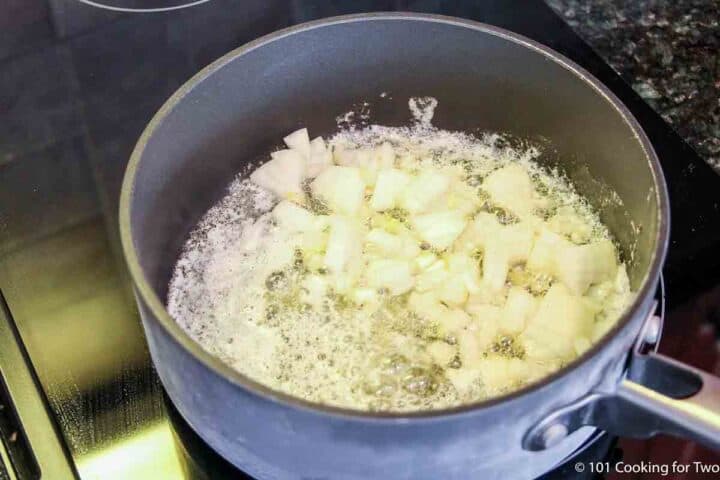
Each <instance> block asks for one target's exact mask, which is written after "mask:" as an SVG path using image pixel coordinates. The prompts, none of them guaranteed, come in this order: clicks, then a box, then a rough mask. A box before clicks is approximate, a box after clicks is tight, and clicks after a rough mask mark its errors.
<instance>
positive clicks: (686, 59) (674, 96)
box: [546, 0, 720, 173]
mask: <svg viewBox="0 0 720 480" xmlns="http://www.w3.org/2000/svg"><path fill="white" fill-rule="evenodd" d="M546 1H547V3H548V4H549V5H550V7H552V8H553V9H554V10H555V11H556V12H557V13H559V14H560V15H561V16H562V17H563V18H564V19H565V20H566V21H567V22H568V23H569V24H570V26H571V27H572V28H574V29H575V31H576V32H577V33H578V34H579V35H580V36H581V37H583V39H584V40H585V41H586V42H588V43H589V44H590V45H591V46H592V47H593V48H594V49H595V50H596V51H597V52H598V53H599V54H600V55H601V56H602V57H603V58H605V59H606V60H607V61H608V63H610V65H611V66H612V67H613V68H614V69H615V70H617V72H618V73H619V74H620V75H622V77H623V78H624V79H625V80H626V81H627V82H628V83H629V84H631V85H632V86H633V88H634V89H635V91H636V92H637V93H639V94H640V95H641V96H642V97H643V98H644V99H645V100H646V101H647V102H648V103H649V104H650V105H651V106H652V107H653V108H655V109H656V110H657V111H658V112H659V113H660V114H662V116H663V118H665V120H666V121H667V122H669V123H670V124H671V125H672V126H673V127H674V128H675V130H676V131H677V132H678V133H679V134H680V135H681V136H682V137H683V138H684V139H685V140H686V141H687V142H688V143H689V144H690V145H692V146H693V147H694V148H695V149H696V150H697V152H698V153H699V154H700V156H701V157H703V158H704V159H705V160H707V162H708V163H710V164H711V165H712V166H713V167H714V168H715V170H716V171H718V173H720V0H632V1H630V0H546Z"/></svg>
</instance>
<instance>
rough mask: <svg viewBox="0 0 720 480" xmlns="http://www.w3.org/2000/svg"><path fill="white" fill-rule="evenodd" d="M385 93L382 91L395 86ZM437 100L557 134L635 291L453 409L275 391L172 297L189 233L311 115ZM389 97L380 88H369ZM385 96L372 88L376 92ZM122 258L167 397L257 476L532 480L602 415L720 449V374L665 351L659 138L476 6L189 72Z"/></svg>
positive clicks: (525, 133) (319, 33) (622, 429)
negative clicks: (215, 350) (541, 374)
mask: <svg viewBox="0 0 720 480" xmlns="http://www.w3.org/2000/svg"><path fill="white" fill-rule="evenodd" d="M383 92H385V93H386V95H384V96H383V97H384V98H385V100H383V101H380V100H378V101H377V102H375V100H377V99H379V98H380V94H381V93H383ZM416 96H432V97H435V98H436V99H437V100H438V107H437V109H436V111H435V116H434V118H433V123H434V124H435V125H436V126H438V127H440V128H445V129H449V130H460V131H466V132H482V131H493V132H505V133H507V135H508V136H509V137H511V138H523V139H529V140H531V141H537V142H540V143H542V144H544V145H545V148H543V154H542V155H541V157H540V161H541V162H545V163H546V164H547V165H552V166H556V167H558V168H560V169H561V170H562V171H563V172H564V173H565V174H566V175H567V176H568V177H569V178H570V179H571V180H572V181H573V182H574V183H575V185H576V186H577V188H578V189H580V190H581V191H582V192H583V193H584V194H585V195H586V196H587V197H588V199H589V200H590V202H591V203H592V204H593V205H594V206H595V207H596V208H597V210H598V211H599V212H600V215H601V217H602V219H603V221H604V222H605V223H606V224H607V225H608V226H609V228H610V230H611V231H612V233H613V235H614V236H615V238H616V240H617V242H618V244H619V246H620V249H621V251H622V255H623V258H624V259H625V260H626V262H627V263H628V266H629V275H630V279H631V284H632V287H633V289H634V291H635V292H637V295H636V298H635V300H634V302H633V303H632V305H631V306H630V307H629V308H628V309H627V311H626V312H625V313H624V315H623V316H622V318H621V319H620V320H619V322H618V323H617V325H616V326H615V327H614V328H613V329H612V330H611V331H610V332H608V333H607V335H606V336H605V337H604V338H603V339H602V340H601V341H600V342H598V343H597V344H596V345H594V347H593V348H591V349H590V350H589V351H587V352H586V353H585V354H583V355H582V356H581V357H579V358H578V359H577V360H575V361H573V362H572V363H570V364H569V365H567V366H565V367H564V368H563V369H562V370H560V371H558V372H556V373H555V374H553V375H551V376H549V377H547V378H545V379H544V380H542V381H540V382H538V383H535V384H532V385H530V386H527V387H525V388H523V389H522V390H519V391H516V392H514V393H511V394H508V395H505V396H503V397H500V398H495V399H492V400H490V401H484V402H481V403H477V404H472V405H464V406H461V407H458V408H452V409H447V410H441V411H424V412H422V411H421V412H415V413H403V414H397V413H370V412H362V411H354V410H345V409H340V408H333V407H329V406H323V405H317V404H312V403H308V402H305V401H303V400H302V399H298V398H292V397H289V396H287V395H284V394H283V393H280V392H278V391H274V390H271V389H269V388H267V387H265V386H263V385H260V384H258V383H256V382H254V381H253V380H252V379H250V378H248V377H246V376H243V375H242V374H240V373H237V372H236V371H234V370H232V369H231V368H229V367H228V366H226V365H225V364H223V363H222V362H221V361H220V360H218V359H216V358H214V357H213V356H211V355H210V354H208V353H207V352H205V351H204V350H203V349H202V348H201V347H200V346H199V345H198V344H197V343H195V342H194V341H193V340H192V339H191V338H190V337H189V336H188V335H187V334H186V333H185V332H184V331H183V330H182V329H181V328H180V327H179V326H178V325H177V324H176V323H175V322H174V321H173V320H172V318H171V317H170V315H169V314H168V312H167V311H166V310H165V308H164V302H165V299H166V294H167V284H168V281H169V279H170V276H171V273H172V269H173V265H174V263H175V261H176V259H177V257H178V255H179V253H180V250H181V247H182V244H183V242H184V240H185V238H186V236H187V234H188V233H189V231H190V230H191V229H192V227H193V226H194V225H195V224H196V223H197V221H198V220H199V218H200V217H201V216H202V215H203V213H204V212H205V211H206V210H207V209H208V208H209V207H210V206H211V205H213V203H214V202H216V201H217V200H219V199H220V198H221V197H222V196H223V193H224V191H225V188H226V186H227V185H228V184H229V182H230V181H231V180H232V179H233V178H234V176H235V175H237V174H238V172H245V174H248V168H247V165H249V164H250V162H252V161H255V160H258V159H261V158H266V157H267V154H268V153H269V152H270V151H271V150H272V148H273V147H275V146H277V139H279V138H282V137H283V136H284V135H285V134H287V132H290V131H293V130H295V129H297V128H299V127H301V126H304V127H308V129H309V130H310V131H311V132H313V133H314V134H323V135H326V136H327V135H331V134H332V133H333V132H334V131H336V130H337V123H336V117H337V116H338V115H339V114H342V113H343V112H346V111H348V110H350V109H352V108H353V106H356V105H358V104H359V103H361V102H368V103H370V105H371V119H370V120H371V121H372V122H374V123H378V124H385V125H406V124H408V122H409V121H410V114H409V111H408V109H407V102H408V99H409V98H410V97H416ZM373 99H375V100H373ZM373 102H375V103H373ZM120 223H121V233H122V241H123V247H124V252H125V256H126V259H127V263H128V266H129V269H130V272H131V274H132V278H133V281H134V285H135V291H136V296H137V302H138V305H139V308H140V311H141V316H142V322H143V325H144V328H145V332H146V335H147V340H148V343H149V347H150V352H151V354H152V358H153V361H154V364H155V367H156V369H157V372H158V374H159V376H160V379H161V381H162V383H163V385H164V387H165V389H166V390H167V393H168V395H169V397H170V399H171V400H172V402H173V403H174V404H175V405H176V406H177V409H178V411H179V412H180V414H181V415H182V416H183V417H184V418H185V419H186V420H187V422H188V423H189V424H190V426H191V427H192V428H193V429H194V430H196V431H197V432H198V434H199V435H200V436H201V437H202V438H203V439H204V440H205V441H206V442H207V443H208V444H209V445H210V446H211V447H212V448H214V449H215V450H217V451H218V452H219V453H220V454H221V455H222V456H224V457H225V458H227V459H228V460H229V461H230V462H232V463H233V464H235V465H236V466H238V467H239V468H240V469H242V470H243V471H245V472H247V473H248V474H250V475H252V476H254V477H257V478H278V479H279V478H308V479H309V478H312V479H360V478H373V479H378V478H392V479H419V478H428V479H437V478H444V479H451V478H458V479H459V478H462V479H466V478H531V477H536V476H538V475H540V474H542V473H543V472H546V471H548V470H550V469H551V468H552V467H554V466H555V465H556V464H557V463H558V462H559V461H561V460H562V459H563V458H565V457H567V456H568V455H570V454H571V453H572V452H573V451H575V450H576V449H577V448H578V446H580V445H581V444H582V443H583V442H584V441H585V440H586V439H587V438H588V436H589V435H592V434H593V432H594V430H595V429H603V430H607V431H609V432H612V433H615V434H621V435H629V436H637V437H643V436H649V435H653V434H655V433H658V432H666V433H670V434H676V435H683V436H687V437H689V438H693V439H696V440H699V441H701V442H704V443H706V444H707V445H710V446H711V447H715V448H720V382H719V381H718V379H716V378H715V377H712V376H709V375H707V374H705V373H702V372H700V371H697V370H695V369H692V368H690V367H688V366H685V365H682V364H679V363H677V362H675V361H673V360H671V359H668V358H666V357H663V356H661V355H659V354H657V353H655V352H654V349H653V345H654V344H655V343H657V339H658V338H659V334H660V330H661V324H660V321H659V318H658V317H657V316H656V315H655V300H654V294H655V292H656V288H657V286H658V281H659V278H660V273H661V267H662V264H663V261H664V258H665V254H666V250H667V246H668V235H669V225H670V219H669V208H668V195H667V191H666V187H665V182H664V179H663V174H662V171H661V169H660V165H659V163H658V160H657V158H656V156H655V153H654V151H653V148H652V145H651V144H650V143H649V141H648V139H647V137H646V136H645V134H644V133H643V131H642V129H641V128H640V126H639V125H638V123H637V121H636V120H635V119H634V118H633V117H632V115H631V114H630V112H629V111H628V110H627V108H625V107H624V106H623V105H622V104H621V103H620V102H619V101H618V99H617V98H615V96H614V95H613V94H612V93H611V92H610V91H609V90H608V89H607V88H606V87H605V86H603V85H602V84H601V83H600V82H599V81H598V80H596V79H595V78H593V77H592V76H591V75H590V74H589V73H588V72H586V71H584V70H583V69H582V68H580V67H579V66H577V65H576V64H574V63H573V62H571V61H570V60H568V59H567V58H565V57H563V56H562V55H560V54H558V53H556V52H554V51H552V50H550V49H549V48H547V47H545V46H543V45H540V44H538V43H536V42H534V41H531V40H529V39H527V38H524V37H521V36H519V35H516V34H514V33H511V32H508V31H505V30H502V29H499V28H496V27H492V26H489V25H484V24H480V23H476V22H471V21H466V20H461V19H455V18H449V17H440V16H429V15H417V14H405V13H399V14H389V13H378V14H363V15H354V16H345V17H337V18H330V19H325V20H321V21H316V22H311V23H306V24H303V25H299V26H296V27H293V28H289V29H286V30H282V31H279V32H276V33H273V34H271V35H268V36H265V37H263V38H260V39H258V40H256V41H254V42H251V43H249V44H247V45H245V46H243V47H241V48H239V49H237V50H234V51H232V52H230V53H229V54H227V55H225V56H224V57H222V58H220V59H219V60H217V61H216V62H214V63H213V64H211V65H210V66H208V67H207V68H205V69H204V70H202V71H201V72H200V73H198V74H197V75H195V76H194V77H193V78H192V79H190V80H189V81H188V82H187V83H186V84H185V85H183V86H182V87H181V88H180V89H179V90H178V91H177V93H175V94H174V95H173V96H172V97H171V98H170V99H169V100H168V101H167V102H166V103H165V105H164V106H163V107H162V108H161V109H160V111H159V112H158V113H157V114H156V115H155V117H154V118H153V119H152V121H151V122H150V123H149V125H148V126H147V128H146V129H145V131H144V133H143V134H142V137H141V138H140V140H139V142H138V144H137V146H136V148H135V151H134V152H133V154H132V158H131V160H130V163H129V165H128V169H127V173H126V175H125V181H124V185H123V190H122V199H121V207H120Z"/></svg>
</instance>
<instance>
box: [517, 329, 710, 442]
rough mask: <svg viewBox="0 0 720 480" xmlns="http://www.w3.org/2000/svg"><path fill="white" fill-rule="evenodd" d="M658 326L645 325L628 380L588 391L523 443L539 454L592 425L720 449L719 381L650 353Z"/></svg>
mask: <svg viewBox="0 0 720 480" xmlns="http://www.w3.org/2000/svg"><path fill="white" fill-rule="evenodd" d="M661 324H662V321H661V319H660V318H659V317H656V316H651V317H649V318H648V320H647V321H646V322H645V325H644V326H643V329H642V330H641V335H640V337H639V340H638V342H637V343H636V344H635V347H634V349H633V352H632V356H631V358H630V365H629V368H628V370H627V372H626V375H625V376H624V377H623V379H622V380H620V382H619V383H618V384H617V386H616V388H615V390H614V391H612V392H600V391H598V392H592V393H590V394H588V395H586V396H585V397H583V398H581V399H580V400H579V401H576V402H574V403H572V404H569V405H567V406H565V407H563V408H560V409H558V410H556V411H555V412H553V413H552V414H550V415H548V416H546V417H545V418H544V419H543V420H542V421H541V422H539V423H538V424H536V425H535V426H534V427H533V428H532V429H530V430H529V431H528V433H527V434H526V435H525V438H524V439H523V446H524V447H525V448H526V449H527V450H543V449H545V448H549V447H551V446H553V445H555V444H556V443H558V442H559V441H560V440H562V439H563V438H565V437H566V436H567V435H568V434H570V433H571V432H573V431H575V430H577V429H578V428H580V427H582V426H585V425H591V426H596V427H598V428H601V429H603V430H606V431H608V432H611V433H614V434H616V435H621V436H626V437H634V438H648V437H651V436H653V435H655V434H658V433H667V434H670V435H676V436H680V437H685V438H689V439H691V440H696V441H698V442H700V443H702V444H704V445H706V446H708V447H710V448H713V449H716V450H720V378H719V377H716V376H714V375H711V374H709V373H706V372H703V371H702V370H698V369H697V368H694V367H691V366H689V365H686V364H684V363H681V362H678V361H677V360H673V359H672V358H669V357H667V356H665V355H661V354H659V353H656V352H655V351H654V350H653V347H654V344H655V343H656V342H657V340H658V337H659V332H660V330H661V328H662V327H661Z"/></svg>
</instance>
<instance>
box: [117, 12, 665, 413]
mask: <svg viewBox="0 0 720 480" xmlns="http://www.w3.org/2000/svg"><path fill="white" fill-rule="evenodd" d="M378 20H380V21H388V20H389V21H396V20H400V21H418V22H430V23H439V24H446V25H450V26H455V27H462V28H468V29H471V30H475V31H479V32H482V33H485V34H489V35H493V36H496V37H500V38H502V39H504V40H507V41H510V42H513V43H515V44H518V45H520V46H522V47H525V48H529V49H531V50H534V51H535V52H537V53H539V54H540V55H543V56H544V57H545V58H547V59H548V60H550V61H552V62H554V63H556V64H558V65H560V66H561V67H563V68H565V69H566V70H569V71H570V72H571V73H572V74H574V75H576V76H577V77H579V78H580V79H581V80H583V81H584V82H585V83H586V84H587V85H588V86H590V87H591V88H592V89H593V90H595V92H596V93H597V94H599V95H601V96H602V97H603V98H604V99H605V100H606V101H607V102H608V103H610V105H611V106H612V107H613V108H614V109H615V110H616V111H617V112H618V113H619V114H620V116H621V117H622V119H623V120H624V121H625V123H626V124H627V126H628V127H629V129H630V130H631V131H632V132H633V134H634V136H635V137H636V138H637V140H638V141H639V142H640V144H641V147H642V149H643V151H644V153H645V158H646V159H647V161H648V166H649V168H650V171H651V173H652V176H653V181H654V186H655V200H656V202H657V204H658V219H657V220H658V228H657V233H656V237H655V248H654V252H653V253H652V258H651V262H650V268H649V269H648V271H647V273H646V274H645V276H644V277H643V279H642V282H641V286H640V288H639V289H638V291H637V293H636V295H635V299H634V300H633V303H632V305H631V306H629V307H627V308H626V309H625V312H624V313H623V315H622V316H621V317H620V319H619V320H618V321H617V323H616V324H615V325H614V326H613V328H612V329H610V330H609V331H608V332H606V333H605V335H604V336H603V337H602V339H601V340H600V341H598V342H596V343H595V344H593V345H592V346H591V348H590V349H588V350H587V351H586V352H584V353H583V354H582V355H580V356H579V357H577V358H576V359H574V360H573V361H572V362H570V363H569V364H568V365H566V366H565V367H563V368H561V369H559V370H557V371H555V372H553V373H552V374H550V375H548V376H546V377H543V378H542V379H541V380H540V381H538V382H535V383H532V384H530V385H526V386H524V387H523V388H521V389H518V390H515V391H512V392H510V393H507V394H505V395H501V396H498V397H494V398H490V399H487V400H482V401H479V402H474V403H470V404H465V405H460V406H456V407H452V408H446V409H439V410H419V411H410V412H369V411H365V410H357V409H350V408H343V407H336V406H331V405H323V404H319V403H314V402H310V401H307V400H304V399H301V398H298V397H294V396H291V395H288V394H286V393H283V392H280V391H278V390H275V389H272V388H269V387H267V386H265V385H263V384H261V383H259V382H257V381H255V380H253V379H251V378H249V377H248V376H246V375H244V374H242V373H240V372H238V371H236V370H234V369H233V368H232V367H230V366H229V365H227V364H225V363H224V362H223V361H222V360H220V359H219V358H217V357H215V356H214V355H212V354H210V353H209V352H207V351H206V350H205V349H204V348H202V346H201V345H200V344H199V343H198V342H196V341H195V340H193V339H192V338H191V337H190V336H189V335H188V334H187V333H186V332H185V331H184V330H183V329H182V327H180V325H178V324H177V323H176V322H175V320H173V318H172V317H171V316H170V314H169V313H168V311H167V310H166V309H165V306H164V305H163V303H162V301H161V300H160V298H159V297H158V295H157V293H156V292H155V290H154V289H153V288H152V287H151V286H150V283H149V281H148V280H147V278H146V277H145V273H144V272H143V269H142V267H141V266H140V262H139V259H138V256H137V253H136V251H135V245H134V242H133V233H132V224H131V221H130V218H131V211H130V210H131V204H132V197H133V189H134V185H135V176H136V173H137V169H138V166H139V164H140V162H141V160H142V156H143V153H144V149H145V146H146V145H147V143H148V141H149V140H150V138H151V137H152V135H153V134H154V132H155V131H156V130H157V128H158V127H159V126H160V125H161V124H162V122H163V121H164V119H165V118H166V117H167V116H168V115H169V114H170V113H171V112H172V110H173V108H174V107H175V106H176V105H177V104H178V103H179V102H181V101H182V100H183V98H184V97H185V96H186V95H187V94H188V93H189V92H190V91H191V90H192V89H193V88H194V87H195V86H196V85H198V84H200V83H201V82H202V81H203V80H204V79H206V78H207V77H209V76H210V75H212V74H213V73H214V72H216V71H217V70H220V69H221V68H223V67H224V66H225V65H227V64H229V63H230V62H232V61H234V60H235V59H236V58H239V57H242V56H243V55H245V54H247V53H249V52H251V51H253V50H255V49H257V48H260V47H262V46H264V45H266V44H269V43H271V42H274V41H276V40H280V39H282V38H285V37H287V36H290V35H294V34H297V33H301V32H305V31H309V30H314V29H316V28H322V27H326V26H330V25H337V24H344V23H355V22H366V21H378ZM119 221H120V237H121V242H122V247H123V252H124V254H125V259H126V262H127V265H128V269H129V271H130V275H131V278H132V280H133V282H134V284H135V285H134V286H135V292H136V295H137V296H139V298H140V299H142V300H143V301H144V302H145V304H146V305H147V306H148V308H149V309H150V311H151V312H152V314H153V316H154V318H155V319H156V320H157V322H158V323H159V324H160V326H161V327H162V328H163V329H164V330H165V333H167V334H168V335H169V336H170V337H171V338H172V339H173V340H174V341H175V342H177V343H178V344H179V345H180V346H181V347H182V348H184V349H185V350H186V351H187V353H189V354H190V355H192V356H193V357H194V358H196V359H198V360H199V361H200V362H201V363H202V364H203V365H204V366H205V367H206V368H208V369H210V370H211V371H213V372H214V373H215V374H217V375H219V376H220V377H221V378H223V379H224V380H226V381H229V382H231V383H233V384H234V385H236V386H238V387H240V388H242V389H243V390H244V391H245V392H246V393H249V394H252V395H255V396H257V397H260V398H262V399H264V400H267V401H270V402H273V403H276V404H279V405H281V406H284V407H291V408H298V409H301V410H305V411H308V412H310V413H314V414H323V415H332V416H335V417H341V418H343V419H345V420H361V421H375V422H382V423H387V422H395V423H406V422H408V421H410V420H412V421H413V422H417V421H419V420H425V421H435V420H441V419H443V418H446V417H448V416H457V415H462V414H467V413H470V412H473V411H476V410H479V409H482V408H488V407H491V406H494V405H498V404H501V403H504V402H506V401H510V400H514V399H517V398H520V397H522V396H524V395H526V394H528V393H531V392H534V391H536V390H540V389H542V388H543V387H546V386H547V385H549V384H552V383H553V382H555V381H556V380H558V379H560V378H561V377H564V376H565V375H568V374H570V373H571V372H572V371H574V370H576V369H577V368H578V367H580V366H581V365H582V364H584V363H586V362H587V361H589V360H590V359H591V358H592V357H594V356H595V355H596V354H597V353H598V352H600V351H601V350H602V349H603V348H604V347H605V345H606V344H608V343H609V342H610V340H611V339H612V338H614V337H615V336H616V335H618V334H619V333H620V331H621V330H622V329H623V328H624V327H625V326H626V325H627V324H628V323H629V322H630V320H631V319H632V318H633V316H634V315H635V314H636V313H637V312H638V311H639V310H640V309H641V308H642V306H643V302H644V301H645V299H646V298H647V297H648V296H649V295H652V293H653V291H652V289H653V288H654V286H655V285H656V283H657V280H658V278H659V276H660V273H661V269H662V265H663V263H664V260H665V256H666V253H667V248H668V242H669V230H670V207H669V199H668V192H667V186H666V184H665V180H664V176H663V173H662V170H661V167H660V162H659V161H658V158H657V155H656V154H655V150H654V149H653V147H652V144H651V143H650V141H649V139H648V138H647V136H646V134H645V132H644V131H643V130H642V128H641V126H640V125H639V123H638V122H637V120H636V119H635V118H634V116H633V115H632V113H630V111H629V110H628V109H627V107H626V106H625V105H624V104H623V103H622V102H621V101H620V100H619V99H618V98H617V97H616V96H615V95H614V94H613V93H612V92H611V91H610V90H609V89H608V88H607V87H606V86H605V85H604V84H603V83H602V82H600V81H599V80H598V79H596V78H595V77H594V76H593V75H591V74H590V73H589V72H588V71H586V70H585V69H583V68H582V67H580V66H579V65H577V64H576V63H575V62H573V61H571V60H570V59H568V58H567V57H565V56H564V55H561V54H560V53H558V52H556V51H554V50H552V49H550V48H549V47H547V46H545V45H543V44H541V43H539V42H536V41H534V40H531V39H529V38H527V37H524V36H522V35H519V34H517V33H514V32H511V31H509V30H505V29H503V28H499V27H496V26H492V25H488V24H485V23H481V22H476V21H473V20H466V19H461V18H456V17H450V16H445V15H434V14H421V13H410V12H373V13H361V14H351V15H341V16H335V17H328V18H323V19H320V20H314V21H311V22H306V23H302V24H298V25H295V26H291V27H288V28H285V29H282V30H278V31H275V32H272V33H270V34H267V35H265V36H262V37H260V38H258V39H256V40H253V41H251V42H249V43H246V44H244V45H242V46H240V47H238V48H236V49H234V50H232V51H230V52H229V53H226V54H225V55H223V56H222V57H220V58H219V59H217V60H215V61H214V62H212V63H211V64H210V65H208V66H206V67H205V68H203V69H202V70H200V71H199V72H198V73H196V74H195V75H193V76H192V77H191V78H190V79H189V80H187V81H186V82H185V83H184V84H183V85H182V86H181V87H180V88H179V89H178V90H177V91H176V92H175V93H173V95H172V96H171V97H170V98H169V99H168V100H167V101H166V102H165V103H164V104H163V106H162V107H161V108H160V109H159V110H158V111H157V113H155V115H154V116H153V118H152V119H151V120H150V122H149V123H148V124H147V126H146V127H145V129H144V131H143V133H142V135H141V136H140V138H139V140H138V142H137V144H136V146H135V148H134V150H133V152H132V155H131V157H130V160H129V162H128V165H127V168H126V171H125V176H124V179H123V184H122V190H121V194H120V212H119Z"/></svg>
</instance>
